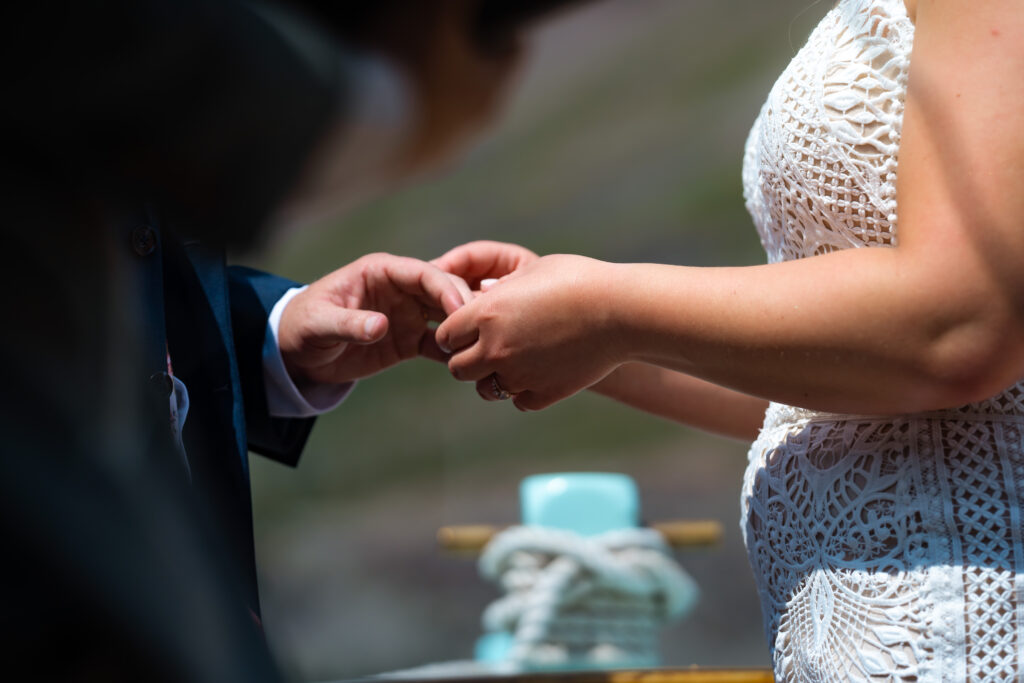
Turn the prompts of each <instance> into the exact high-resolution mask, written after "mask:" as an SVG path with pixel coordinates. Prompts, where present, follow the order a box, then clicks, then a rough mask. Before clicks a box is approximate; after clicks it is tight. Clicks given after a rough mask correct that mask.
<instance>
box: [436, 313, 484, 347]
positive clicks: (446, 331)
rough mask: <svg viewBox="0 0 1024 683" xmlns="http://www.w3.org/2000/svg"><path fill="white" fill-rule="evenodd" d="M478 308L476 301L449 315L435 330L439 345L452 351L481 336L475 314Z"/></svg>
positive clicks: (467, 344)
mask: <svg viewBox="0 0 1024 683" xmlns="http://www.w3.org/2000/svg"><path fill="white" fill-rule="evenodd" d="M476 309H477V306H476V302H475V301H474V302H473V303H470V304H467V305H466V306H464V307H463V308H461V309H459V310H458V311H456V312H454V313H452V314H451V315H449V316H448V318H447V319H446V320H445V321H444V322H443V323H441V324H440V325H439V326H438V328H437V331H436V332H435V335H434V338H435V339H436V340H437V345H438V346H440V347H441V348H442V349H445V350H446V351H448V352H449V353H450V352H452V351H457V350H459V349H462V348H464V347H466V346H469V345H470V344H473V343H475V342H476V340H477V339H478V338H479V337H480V329H479V327H478V326H477V322H476V319H475V316H474V315H473V314H474V313H475V312H476Z"/></svg>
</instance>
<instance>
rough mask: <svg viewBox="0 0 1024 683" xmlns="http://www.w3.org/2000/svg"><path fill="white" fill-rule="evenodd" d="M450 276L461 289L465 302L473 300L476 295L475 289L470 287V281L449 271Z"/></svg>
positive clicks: (460, 292)
mask: <svg viewBox="0 0 1024 683" xmlns="http://www.w3.org/2000/svg"><path fill="white" fill-rule="evenodd" d="M448 278H449V279H450V280H451V281H452V283H454V284H455V288H456V289H458V290H459V294H461V295H462V303H463V304H468V303H469V302H470V301H472V300H473V297H474V296H475V295H474V294H473V290H472V289H470V287H469V283H468V282H466V281H465V280H463V279H462V278H461V277H459V276H458V275H455V274H454V273H448Z"/></svg>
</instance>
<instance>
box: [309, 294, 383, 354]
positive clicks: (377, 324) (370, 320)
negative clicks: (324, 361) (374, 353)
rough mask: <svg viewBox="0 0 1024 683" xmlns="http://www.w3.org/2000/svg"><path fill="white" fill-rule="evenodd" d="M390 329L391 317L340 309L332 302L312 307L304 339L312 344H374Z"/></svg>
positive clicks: (372, 312) (374, 312) (373, 312)
mask: <svg viewBox="0 0 1024 683" xmlns="http://www.w3.org/2000/svg"><path fill="white" fill-rule="evenodd" d="M387 331H388V318H387V316H386V315H384V314H383V313H377V312H376V311H361V310H358V309H351V308H338V307H336V306H331V305H329V304H325V305H321V306H317V307H315V308H313V309H312V310H310V312H309V313H308V314H307V316H306V320H305V321H304V322H303V326H302V340H303V342H304V343H305V344H307V345H309V346H314V347H316V346H324V347H326V346H331V345H335V344H341V343H347V344H372V343H374V342H377V341H380V340H381V339H382V338H383V337H384V335H385V334H387Z"/></svg>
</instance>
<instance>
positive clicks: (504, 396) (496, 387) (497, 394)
mask: <svg viewBox="0 0 1024 683" xmlns="http://www.w3.org/2000/svg"><path fill="white" fill-rule="evenodd" d="M491 392H492V393H493V394H494V398H496V399H498V400H499V401H507V400H508V399H510V398H512V394H510V393H508V392H507V391H505V390H504V389H502V388H501V385H500V384H498V376H497V375H491Z"/></svg>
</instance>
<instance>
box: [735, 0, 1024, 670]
mask: <svg viewBox="0 0 1024 683" xmlns="http://www.w3.org/2000/svg"><path fill="white" fill-rule="evenodd" d="M913 34H914V27H913V25H912V23H911V21H910V20H909V18H908V17H907V14H906V10H905V8H904V6H903V1H902V0H841V2H839V4H838V5H837V6H836V7H835V8H834V9H833V10H831V11H830V12H829V13H828V15H827V16H826V17H825V18H824V20H823V21H822V22H821V24H820V25H819V26H818V27H817V29H816V30H815V31H814V32H813V34H812V35H811V36H810V38H809V40H808V42H807V45H806V46H804V48H803V49H802V50H801V51H800V52H799V53H798V54H797V55H796V57H795V58H794V59H793V61H792V63H791V64H790V65H789V67H788V68H787V69H786V71H785V72H784V73H783V74H782V76H781V78H780V79H779V80H778V82H777V83H776V84H775V86H774V88H773V89H772V91H771V94H770V96H769V98H768V101H767V103H766V104H765V106H764V108H763V109H762V111H761V114H760V116H759V117H758V119H757V122H756V123H755V125H754V128H753V130H752V131H751V135H750V138H749V140H748V142H747V149H746V154H745V159H744V189H745V192H744V194H745V197H746V200H747V206H748V208H749V210H750V212H751V214H752V215H753V218H754V221H755V223H756V226H757V229H758V231H759V233H760V235H761V240H762V242H763V244H764V246H765V249H766V250H767V252H768V257H769V260H770V261H783V260H788V259H796V258H803V257H805V256H811V255H814V254H822V253H826V252H830V251H833V250H836V249H848V248H861V247H890V246H893V245H895V244H896V241H897V234H898V230H897V219H896V213H897V212H896V194H895V180H896V173H897V167H896V152H897V150H898V148H899V142H900V130H901V121H902V111H903V102H904V94H905V91H906V82H907V69H908V65H909V60H910V49H911V43H912V40H913ZM1022 434H1024V384H1018V385H1017V386H1014V387H1012V388H1010V389H1008V390H1007V391H1005V392H1003V393H1002V394H999V395H998V396H994V397H992V398H991V399H989V400H987V401H982V402H980V403H975V404H971V405H968V406H964V407H962V408H958V409H954V410H948V411H943V412H936V413H928V414H921V415H908V416H905V417H900V418H897V419H892V418H877V417H871V416H860V415H835V414H825V413H819V412H814V411H809V410H802V409H798V408H793V407H789V406H785V405H779V404H772V405H771V407H770V408H769V409H768V413H767V416H766V419H765V424H764V428H763V430H762V432H761V435H760V437H759V438H758V439H757V441H756V442H755V443H754V444H753V446H752V447H751V450H750V464H749V467H748V469H747V474H746V477H745V479H744V486H743V496H742V514H743V531H744V536H745V539H746V543H747V549H748V553H749V556H750V562H751V565H752V567H753V570H754V574H755V577H756V580H757V583H758V589H759V591H760V595H761V601H762V608H763V611H764V619H765V628H766V631H767V633H768V638H769V645H770V647H771V650H772V657H773V661H774V666H775V670H776V676H777V678H778V680H780V681H846V680H872V681H881V680H886V681H919V682H926V681H964V680H970V681H982V680H984V681H990V680H991V681H995V680H1000V681H1002V680H1011V679H1013V680H1015V679H1017V678H1018V677H1022V676H1024V674H1022V663H1024V599H1022V597H1021V596H1022V590H1024V523H1022V516H1024V506H1022V503H1024V448H1022V438H1024V437H1022Z"/></svg>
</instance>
